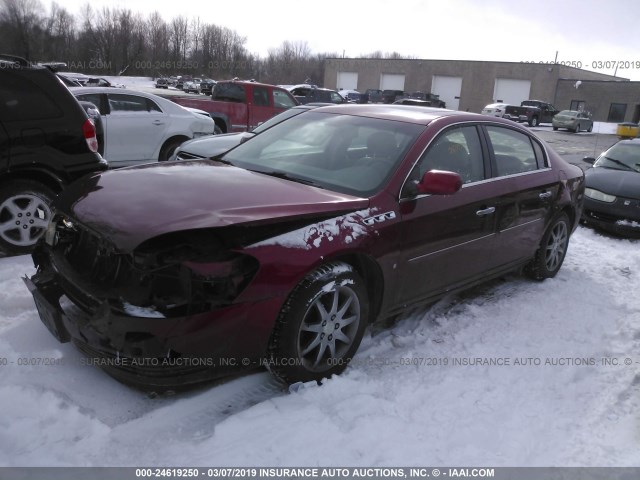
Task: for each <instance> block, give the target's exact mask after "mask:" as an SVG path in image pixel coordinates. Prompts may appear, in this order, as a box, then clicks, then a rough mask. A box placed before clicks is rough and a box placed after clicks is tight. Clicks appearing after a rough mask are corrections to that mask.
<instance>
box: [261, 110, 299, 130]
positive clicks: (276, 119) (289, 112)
mask: <svg viewBox="0 0 640 480" xmlns="http://www.w3.org/2000/svg"><path fill="white" fill-rule="evenodd" d="M307 110H308V109H302V108H290V109H289V110H285V111H284V112H282V113H279V114H278V115H276V116H275V117H271V118H270V119H269V120H267V121H266V122H263V123H261V124H260V125H258V126H257V127H256V128H254V129H253V130H252V132H253V133H260V132H264V131H265V130H268V129H269V128H271V127H273V126H274V125H277V124H278V123H280V122H283V121H285V120H286V119H287V118H291V117H295V116H296V115H300V114H301V113H302V112H306V111H307Z"/></svg>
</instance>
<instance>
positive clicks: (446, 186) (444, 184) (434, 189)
mask: <svg viewBox="0 0 640 480" xmlns="http://www.w3.org/2000/svg"><path fill="white" fill-rule="evenodd" d="M461 188H462V179H461V178H460V175H458V174H457V173H455V172H448V171H446V170H429V171H428V172H425V174H424V175H423V176H422V179H420V181H419V182H418V183H417V184H416V189H417V193H419V194H430V195H453V194H454V193H456V192H457V191H458V190H460V189H461Z"/></svg>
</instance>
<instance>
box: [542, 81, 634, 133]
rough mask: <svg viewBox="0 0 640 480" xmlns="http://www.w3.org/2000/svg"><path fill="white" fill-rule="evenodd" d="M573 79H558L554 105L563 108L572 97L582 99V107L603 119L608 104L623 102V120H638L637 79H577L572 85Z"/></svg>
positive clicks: (568, 103) (593, 115)
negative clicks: (632, 80)
mask: <svg viewBox="0 0 640 480" xmlns="http://www.w3.org/2000/svg"><path fill="white" fill-rule="evenodd" d="M576 82H577V80H575V79H561V80H559V81H558V86H557V88H556V96H555V100H554V105H555V106H556V108H559V109H561V110H565V109H568V108H570V106H571V101H572V100H580V101H584V102H585V106H584V110H585V111H587V112H590V113H591V115H592V118H593V120H595V121H597V122H606V121H608V120H609V110H610V108H611V104H612V103H621V104H626V105H627V108H626V113H625V116H624V121H625V122H634V123H638V121H639V120H640V82H626V81H624V82H603V81H589V80H581V81H580V84H579V85H578V88H576Z"/></svg>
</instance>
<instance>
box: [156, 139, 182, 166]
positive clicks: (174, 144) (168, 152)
mask: <svg viewBox="0 0 640 480" xmlns="http://www.w3.org/2000/svg"><path fill="white" fill-rule="evenodd" d="M185 141H186V139H182V138H180V139H177V140H171V141H169V142H167V143H165V144H164V145H163V146H162V148H161V149H160V155H159V156H158V161H159V162H166V161H167V160H169V159H170V158H171V156H172V155H173V152H175V151H176V149H177V148H178V147H179V146H180V145H182V143H183V142H185Z"/></svg>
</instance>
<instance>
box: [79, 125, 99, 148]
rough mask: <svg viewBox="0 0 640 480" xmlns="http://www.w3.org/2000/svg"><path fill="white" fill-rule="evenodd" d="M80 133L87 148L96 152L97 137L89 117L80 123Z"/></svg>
mask: <svg viewBox="0 0 640 480" xmlns="http://www.w3.org/2000/svg"><path fill="white" fill-rule="evenodd" d="M82 134H83V135H84V139H85V140H86V141H87V146H88V147H89V150H91V151H92V152H94V153H95V152H97V151H98V138H97V137H96V127H95V125H94V124H93V121H92V120H91V119H89V118H87V120H86V121H85V122H84V124H83V125H82Z"/></svg>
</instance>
